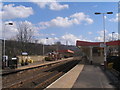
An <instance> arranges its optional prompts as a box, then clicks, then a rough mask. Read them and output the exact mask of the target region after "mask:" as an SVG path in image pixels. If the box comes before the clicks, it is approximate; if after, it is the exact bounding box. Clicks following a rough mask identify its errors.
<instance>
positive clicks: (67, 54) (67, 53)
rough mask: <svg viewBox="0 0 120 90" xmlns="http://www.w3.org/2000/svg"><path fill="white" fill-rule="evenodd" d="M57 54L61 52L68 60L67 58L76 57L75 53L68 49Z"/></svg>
mask: <svg viewBox="0 0 120 90" xmlns="http://www.w3.org/2000/svg"><path fill="white" fill-rule="evenodd" d="M57 52H59V53H60V54H62V55H63V57H65V58H67V57H73V55H74V51H72V50H69V49H66V50H58V51H57Z"/></svg>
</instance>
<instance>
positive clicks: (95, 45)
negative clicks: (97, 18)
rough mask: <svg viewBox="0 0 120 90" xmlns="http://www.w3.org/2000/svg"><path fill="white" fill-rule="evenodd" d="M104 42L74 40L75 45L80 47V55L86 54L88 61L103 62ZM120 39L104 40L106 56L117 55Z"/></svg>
mask: <svg viewBox="0 0 120 90" xmlns="http://www.w3.org/2000/svg"><path fill="white" fill-rule="evenodd" d="M102 45H104V42H88V41H79V40H77V41H76V46H77V47H78V48H80V49H81V52H82V56H87V58H88V60H89V61H92V62H94V63H103V62H104V47H103V46H102ZM119 49H120V40H117V41H110V42H106V54H107V56H118V55H119Z"/></svg>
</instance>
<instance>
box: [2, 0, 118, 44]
mask: <svg viewBox="0 0 120 90" xmlns="http://www.w3.org/2000/svg"><path fill="white" fill-rule="evenodd" d="M0 4H1V5H2V8H1V11H0V15H1V16H2V21H3V22H2V24H3V31H5V35H4V37H5V38H6V39H13V38H15V36H16V34H17V33H18V30H17V27H18V26H17V25H18V24H19V23H26V24H28V25H29V27H30V28H32V29H33V31H34V37H33V38H34V40H38V43H44V44H54V43H55V42H58V41H60V42H61V43H62V44H66V42H68V44H69V45H75V44H76V40H81V41H92V42H100V41H103V18H102V14H101V15H95V14H94V13H95V12H101V13H106V12H113V14H110V15H109V14H105V17H104V18H105V31H106V41H107V40H111V39H112V32H115V33H114V35H113V38H114V39H117V35H118V2H33V0H31V2H2V3H0ZM8 22H12V23H13V25H12V26H10V25H6V23H8ZM46 37H47V38H48V39H46ZM0 38H2V37H0Z"/></svg>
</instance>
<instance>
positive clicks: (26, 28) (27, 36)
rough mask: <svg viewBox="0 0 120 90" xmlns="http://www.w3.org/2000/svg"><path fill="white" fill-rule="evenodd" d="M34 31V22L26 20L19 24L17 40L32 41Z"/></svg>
mask: <svg viewBox="0 0 120 90" xmlns="http://www.w3.org/2000/svg"><path fill="white" fill-rule="evenodd" d="M33 35H34V31H33V28H32V24H31V23H29V22H27V21H25V22H21V23H19V24H18V34H17V36H16V38H17V41H20V42H26V43H28V42H32V40H33Z"/></svg>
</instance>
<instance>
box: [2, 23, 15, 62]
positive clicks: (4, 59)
mask: <svg viewBox="0 0 120 90" xmlns="http://www.w3.org/2000/svg"><path fill="white" fill-rule="evenodd" d="M4 25H5V26H6V25H13V23H6V24H4ZM5 26H4V31H3V40H4V42H3V61H4V62H5V61H6V55H5Z"/></svg>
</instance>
